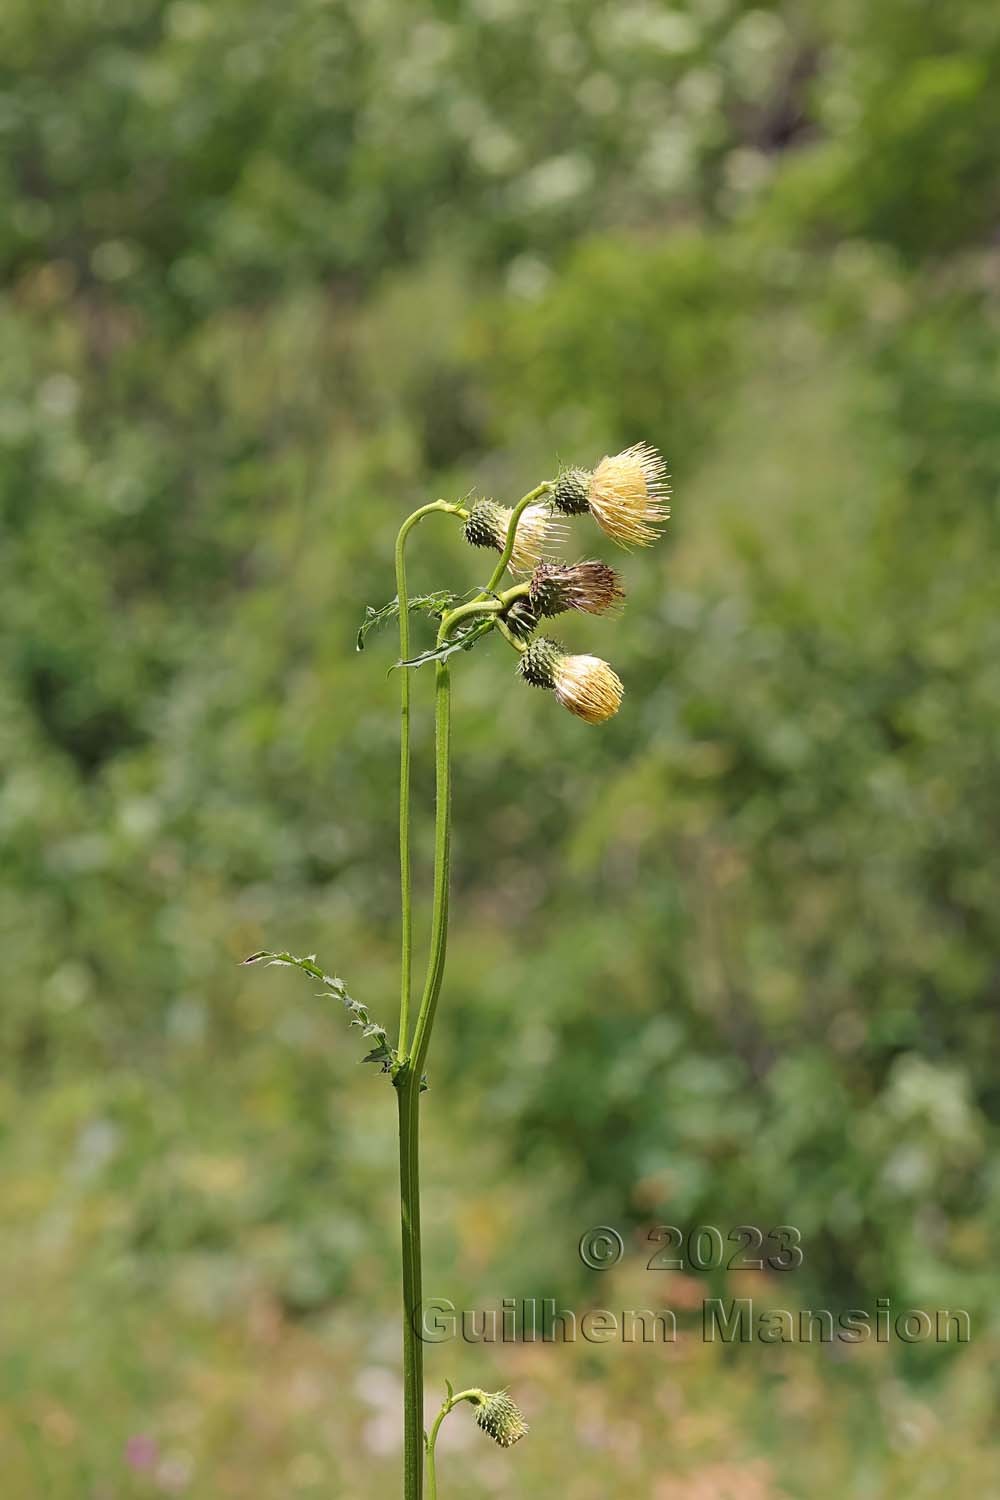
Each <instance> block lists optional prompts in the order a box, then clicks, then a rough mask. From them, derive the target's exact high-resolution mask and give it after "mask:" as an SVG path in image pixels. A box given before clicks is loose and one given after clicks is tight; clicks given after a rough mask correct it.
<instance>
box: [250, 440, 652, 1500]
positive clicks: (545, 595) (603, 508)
mask: <svg viewBox="0 0 1000 1500" xmlns="http://www.w3.org/2000/svg"><path fill="white" fill-rule="evenodd" d="M669 494H670V487H669V480H668V475H667V472H666V467H665V465H664V462H663V459H662V458H661V457H660V455H659V453H657V452H656V450H655V449H654V448H651V447H649V446H648V445H647V444H645V443H638V444H636V445H635V446H633V447H631V448H628V449H626V450H625V451H624V452H623V453H619V454H616V455H615V456H614V457H605V458H603V459H602V460H601V461H600V463H599V464H598V465H597V467H596V468H595V469H593V470H586V469H580V468H571V469H564V470H562V471H561V472H560V473H559V474H558V475H557V476H556V477H555V478H554V479H549V480H545V481H543V482H542V483H541V484H539V485H537V486H536V487H535V488H534V489H533V490H531V491H529V493H528V494H526V495H525V496H523V498H522V499H521V500H519V501H518V503H517V504H516V505H515V506H513V507H507V506H505V505H502V504H500V503H498V502H497V501H496V500H494V499H482V500H477V501H475V502H474V503H471V504H469V503H465V504H462V503H451V502H449V501H446V500H434V501H432V502H431V503H430V504H428V505H423V506H421V507H420V508H419V509H418V510H415V511H414V512H413V514H412V515H410V516H407V518H406V520H405V521H404V522H403V524H402V526H401V527H400V529H399V534H398V536H397V539H396V551H395V565H396V597H395V598H394V599H393V600H391V601H390V602H389V603H388V604H386V605H384V606H383V607H382V608H381V609H373V608H371V607H369V608H368V610H367V612H366V616H365V619H364V621H363V622H362V625H361V628H360V630H359V632H358V642H357V644H358V649H359V650H361V649H362V648H363V647H364V644H365V641H366V639H367V637H368V635H369V634H370V632H371V631H372V630H374V629H376V628H377V627H378V626H380V625H382V624H385V623H386V622H387V621H389V620H392V619H396V620H398V625H399V660H398V662H397V663H396V666H397V667H398V668H399V669H400V674H401V675H400V760H399V866H400V917H401V919H400V930H401V958H400V999H399V1020H398V1032H397V1039H396V1041H395V1043H393V1042H391V1041H390V1036H389V1032H388V1031H387V1029H386V1028H385V1027H384V1026H382V1025H381V1024H380V1023H379V1022H377V1021H375V1020H374V1019H373V1018H372V1016H371V1015H370V1013H369V1011H368V1008H367V1007H366V1006H365V1005H364V1004H362V1003H361V1002H360V1001H357V1000H355V999H353V998H352V996H351V995H349V994H348V991H347V988H346V986H345V985H344V982H343V980H341V979H339V978H336V977H333V976H331V975H328V974H326V973H324V971H323V969H322V968H321V967H320V966H319V965H318V964H317V962H316V959H315V957H309V958H298V957H296V956H295V955H294V954H291V953H283V952H275V951H270V950H267V951H262V952H260V953H254V954H252V955H251V956H250V958H248V959H246V960H245V962H246V963H248V964H253V963H260V962H266V963H271V964H285V965H292V966H294V967H296V968H299V969H301V970H303V971H304V972H305V973H306V974H307V975H309V976H310V977H311V978H312V979H313V980H316V981H318V982H319V983H320V984H321V986H322V991H321V993H322V994H323V995H324V996H326V997H328V998H331V999H335V1000H339V1001H340V1002H341V1003H342V1004H343V1005H344V1006H345V1008H346V1010H347V1012H348V1016H349V1019H350V1023H351V1025H353V1026H357V1027H358V1028H359V1029H360V1031H361V1034H362V1036H363V1037H364V1038H365V1039H366V1040H367V1041H368V1042H369V1043H370V1044H371V1045H370V1047H369V1050H368V1052H367V1053H366V1055H365V1057H364V1059H363V1060H364V1061H365V1062H373V1063H376V1064H378V1066H379V1068H380V1069H381V1071H382V1072H383V1073H386V1074H387V1075H388V1076H389V1078H390V1079H391V1082H392V1085H393V1088H394V1090H395V1094H396V1102H397V1109H398V1116H399V1187H400V1226H401V1245H402V1278H401V1279H402V1293H403V1297H402V1301H403V1320H402V1344H403V1376H404V1386H403V1389H404V1395H403V1446H404V1456H403V1497H404V1500H422V1497H423V1494H424V1479H425V1476H426V1479H427V1487H428V1494H429V1496H430V1500H436V1497H437V1474H436V1463H435V1445H436V1442H437V1436H438V1432H439V1430H440V1428H441V1424H442V1422H443V1421H444V1420H445V1418H446V1417H447V1416H449V1415H450V1413H451V1412H452V1411H453V1410H454V1409H455V1408H456V1407H457V1406H459V1405H463V1404H468V1405H469V1406H471V1407H472V1408H473V1410H474V1412H475V1418H476V1421H477V1423H478V1425H479V1426H480V1427H481V1428H482V1430H483V1431H484V1432H485V1433H487V1434H488V1435H489V1436H490V1437H492V1438H493V1439H494V1441H495V1442H497V1443H498V1444H499V1445H500V1446H501V1447H504V1448H508V1447H511V1446H512V1445H513V1444H514V1443H516V1442H517V1441H518V1440H519V1439H520V1438H521V1437H522V1436H523V1435H524V1434H525V1433H526V1432H527V1427H526V1425H525V1423H524V1419H523V1417H522V1416H521V1413H520V1411H519V1410H518V1408H517V1406H516V1405H515V1404H514V1402H513V1401H512V1400H511V1398H510V1397H509V1396H508V1395H507V1393H506V1391H497V1392H493V1393H490V1392H486V1391H483V1390H480V1389H478V1388H470V1389H469V1390H464V1391H460V1392H459V1393H458V1394H457V1395H456V1394H455V1392H454V1390H453V1388H452V1386H451V1384H450V1383H447V1396H446V1398H445V1400H444V1402H443V1404H442V1406H441V1409H440V1411H439V1412H438V1414H437V1417H436V1418H435V1421H434V1423H433V1425H432V1427H431V1429H430V1431H429V1432H426V1433H425V1432H424V1427H423V1407H424V1372H423V1344H422V1341H421V1326H420V1318H421V1304H422V1296H423V1266H422V1255H421V1237H420V1111H421V1107H422V1106H421V1097H422V1094H423V1092H424V1090H425V1089H426V1087H427V1076H426V1068H427V1057H428V1051H429V1048H430V1043H431V1036H432V1033H433V1028H434V1023H435V1019H436V1016H437V1009H438V1001H439V998H440V995H441V987H442V982H443V979H444V970H445V956H446V948H447V940H448V905H449V896H450V856H451V660H452V658H453V657H454V656H455V655H456V654H458V653H461V652H468V651H471V650H472V649H473V648H475V647H476V646H478V645H479V644H480V643H481V642H482V641H483V640H484V639H486V637H488V636H490V635H492V634H494V633H495V634H497V635H499V636H501V637H502V638H503V640H505V641H506V642H507V644H508V645H509V646H510V648H511V649H512V650H513V651H514V653H515V655H516V657H517V675H519V676H520V677H521V679H522V680H523V681H524V682H526V683H528V684H530V685H531V686H533V687H538V688H543V689H546V690H548V691H550V692H551V693H552V695H553V697H554V698H555V699H556V701H557V703H559V704H561V705H562V707H563V708H566V709H568V710H569V711H570V713H572V714H575V715H576V717H577V718H580V719H582V720H584V722H585V723H587V724H601V723H603V722H604V721H605V720H607V719H610V718H611V717H612V716H613V715H614V714H616V713H617V712H618V709H619V707H620V706H621V702H622V697H623V692H624V689H623V686H622V683H621V679H620V678H619V677H618V675H617V673H616V672H615V671H614V670H613V668H612V667H611V666H609V664H608V663H607V662H606V661H604V660H602V659H601V658H600V657H598V656H589V655H575V654H572V653H570V652H568V651H566V650H565V649H564V648H563V647H562V646H561V645H560V644H559V642H558V641H557V640H554V639H553V638H551V637H550V636H548V635H547V634H542V633H541V632H540V626H541V622H542V621H543V620H544V621H545V622H546V623H547V622H548V621H549V620H551V619H552V618H553V617H555V616H558V615H561V614H566V613H569V612H572V611H577V612H582V613H584V614H591V615H608V614H612V613H614V612H616V611H617V610H618V609H619V608H620V606H621V604H622V602H623V599H624V592H623V589H622V585H621V580H620V578H619V576H618V574H617V573H616V572H615V570H614V569H613V568H611V567H609V565H608V564H607V563H605V562H600V561H595V560H586V561H583V562H577V563H572V564H568V563H565V562H561V561H559V560H558V559H557V558H555V557H554V556H553V552H554V550H555V549H557V548H559V547H561V546H562V544H563V542H564V540H565V538H566V535H567V529H568V528H567V518H570V517H577V516H585V515H589V516H590V517H592V519H593V520H594V521H595V522H596V523H597V525H598V527H599V528H600V529H601V531H602V532H604V534H605V535H606V536H608V537H610V538H611V539H612V540H613V541H614V542H616V543H618V544H619V545H620V546H622V547H625V548H631V547H635V546H648V545H649V544H650V543H652V542H654V541H655V540H656V539H657V537H658V536H659V534H660V530H661V528H662V525H663V523H664V522H665V521H666V520H667V518H668V517H669V514H670V511H669V505H668V497H669ZM437 515H441V516H448V517H452V518H454V519H456V520H458V521H459V522H460V523H461V526H462V530H463V533H464V537H465V539H466V541H467V542H469V543H470V545H472V546H473V547H479V548H486V549H490V550H492V551H494V552H496V553H498V554H499V556H498V558H497V561H496V565H495V567H494V569H493V572H492V573H491V575H490V577H489V578H488V580H487V581H486V583H485V584H484V585H483V587H482V588H480V589H476V590H474V591H473V592H472V594H471V595H465V596H461V595H458V594H455V593H452V592H450V591H448V590H439V591H437V592H435V593H430V594H423V595H420V596H419V597H414V598H411V597H410V595H409V592H408V589H407V579H406V547H407V542H408V540H409V537H410V535H411V533H412V532H413V530H414V528H415V527H416V526H417V525H418V523H419V522H421V521H423V520H425V519H427V518H428V517H429V516H437ZM508 575H510V577H508ZM525 575H527V576H525ZM418 614H423V615H425V616H428V617H430V618H433V619H435V620H437V622H438V623H437V633H436V639H435V641H434V644H433V645H432V646H430V647H429V648H427V649H425V650H424V651H422V652H420V653H418V654H417V655H414V654H413V653H412V646H411V638H410V623H411V616H413V615H418ZM425 664H433V666H434V760H435V814H434V876H433V900H432V909H431V922H430V943H429V955H428V960H427V969H426V973H425V975H424V980H423V985H422V988H421V991H420V996H419V1001H418V1003H417V1006H416V1011H415V1014H413V1005H412V999H413V972H412V971H413V902H412V880H411V868H410V863H411V862H410V821H411V810H410V760H411V754H410V698H411V687H412V682H411V678H412V674H413V672H414V670H415V669H416V668H419V667H421V666H423V665H425Z"/></svg>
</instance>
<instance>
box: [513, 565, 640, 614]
mask: <svg viewBox="0 0 1000 1500" xmlns="http://www.w3.org/2000/svg"><path fill="white" fill-rule="evenodd" d="M529 598H530V599H531V603H532V605H533V606H534V608H535V610H536V611H537V612H538V614H540V615H560V614H562V613H563V611H564V610H568V609H579V610H582V611H583V613H584V614H588V615H604V614H607V612H608V610H611V609H614V608H615V607H616V605H619V604H620V603H621V602H622V600H623V599H624V598H625V591H624V589H623V588H622V584H621V579H620V578H619V576H618V574H617V573H616V572H615V570H614V568H609V567H608V565H607V563H603V562H580V563H574V564H573V565H572V566H568V565H567V564H565V563H539V565H538V567H537V568H536V569H535V571H534V573H533V574H532V575H531V592H530V594H529Z"/></svg>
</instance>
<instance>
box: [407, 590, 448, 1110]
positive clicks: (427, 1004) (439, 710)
mask: <svg viewBox="0 0 1000 1500" xmlns="http://www.w3.org/2000/svg"><path fill="white" fill-rule="evenodd" d="M445 624H446V620H442V622H441V629H440V630H439V631H438V641H439V643H443V641H444V638H445V635H446V631H445ZM434 671H435V679H434V786H435V817H434V902H433V908H432V913H431V944H430V953H429V955H428V960H427V977H426V979H425V980H424V992H423V995H422V996H421V1000H420V1010H419V1012H418V1013H417V1020H416V1025H415V1026H414V1028H413V1044H412V1046H411V1048H410V1053H409V1059H408V1063H409V1067H410V1069H411V1071H412V1072H413V1073H414V1074H415V1075H416V1077H417V1079H418V1081H419V1079H420V1075H421V1073H422V1072H423V1068H424V1064H425V1062H426V1059H427V1049H428V1047H429V1046H430V1040H431V1028H432V1026H433V1024H434V1014H435V1011H436V1010H437V1002H438V996H439V995H440V993H441V981H442V979H443V977H444V962H445V955H446V951H447V946H448V893H449V892H448V887H449V876H450V868H451V672H450V670H449V668H448V663H447V662H444V661H439V662H437V663H436V665H435V668H434Z"/></svg>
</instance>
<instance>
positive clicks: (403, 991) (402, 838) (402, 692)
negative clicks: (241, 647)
mask: <svg viewBox="0 0 1000 1500" xmlns="http://www.w3.org/2000/svg"><path fill="white" fill-rule="evenodd" d="M435 512H441V513H443V514H444V515H458V516H460V515H464V514H465V512H464V511H463V510H462V507H461V506H459V505H449V504H448V502H447V501H446V500H432V501H431V503H430V504H429V505H422V506H421V507H420V509H419V510H415V511H414V512H413V514H412V515H410V516H407V518H406V520H405V521H404V522H403V524H402V526H401V527H400V528H399V535H398V536H397V537H396V600H397V602H398V604H399V659H400V661H406V660H407V659H408V658H409V655H410V596H409V594H408V592H407V587H406V539H407V537H408V536H409V534H410V532H411V531H412V529H413V527H414V526H415V525H416V524H417V522H418V521H422V520H423V518H424V517H425V516H430V515H433V514H434V513H435ZM399 679H400V681H399V895H400V913H401V924H400V925H401V936H400V949H401V953H400V965H399V971H400V972H399V991H400V993H399V1043H398V1050H399V1053H400V1056H402V1057H405V1055H406V1049H407V1045H408V1042H409V1036H408V1030H409V1024H410V990H411V974H412V971H413V896H412V883H411V878H410V674H409V672H408V671H407V669H406V668H405V667H403V668H401V669H400V674H399Z"/></svg>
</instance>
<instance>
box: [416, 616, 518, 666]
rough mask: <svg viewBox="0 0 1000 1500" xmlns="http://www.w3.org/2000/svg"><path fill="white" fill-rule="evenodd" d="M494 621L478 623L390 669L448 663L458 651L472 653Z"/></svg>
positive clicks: (489, 617) (491, 627)
mask: <svg viewBox="0 0 1000 1500" xmlns="http://www.w3.org/2000/svg"><path fill="white" fill-rule="evenodd" d="M493 625H494V619H493V616H492V615H489V616H487V617H486V619H483V620H477V621H476V623H475V624H474V625H472V626H470V627H469V629H468V630H465V631H463V632H462V634H461V635H456V636H453V637H452V638H451V639H449V640H447V641H444V642H442V644H441V645H440V646H432V647H431V648H430V650H429V651H421V653H420V655H419V656H411V657H409V659H408V660H407V661H397V662H394V663H393V666H392V667H391V668H390V670H391V671H395V670H396V668H397V667H424V666H426V665H427V663H428V662H432V661H447V660H448V658H449V656H454V655H455V653H456V651H471V650H472V648H473V646H475V645H476V643H477V642H478V641H481V640H482V638H483V636H484V635H488V634H489V632H490V631H491V630H492V629H493Z"/></svg>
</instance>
